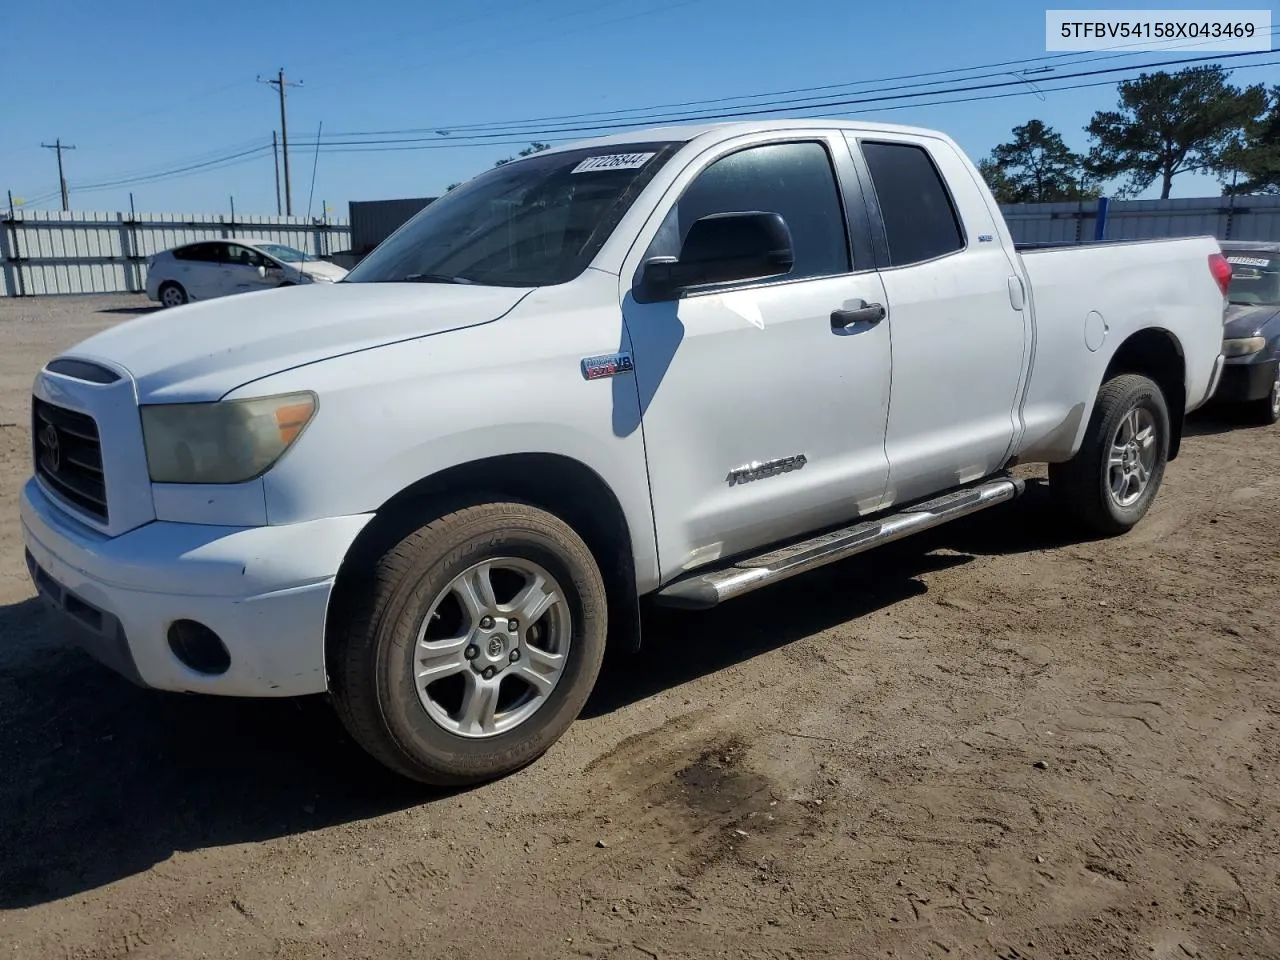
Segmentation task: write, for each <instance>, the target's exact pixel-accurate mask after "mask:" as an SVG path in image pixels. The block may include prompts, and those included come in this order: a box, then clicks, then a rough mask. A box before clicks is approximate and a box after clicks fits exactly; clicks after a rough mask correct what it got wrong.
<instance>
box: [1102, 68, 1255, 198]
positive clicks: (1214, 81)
mask: <svg viewBox="0 0 1280 960" xmlns="http://www.w3.org/2000/svg"><path fill="white" fill-rule="evenodd" d="M1229 76H1230V74H1229V73H1228V72H1227V71H1226V70H1225V69H1224V68H1222V67H1220V66H1217V65H1216V64H1215V65H1211V66H1206V67H1188V68H1187V69H1185V70H1179V71H1177V72H1175V73H1167V72H1165V71H1163V70H1159V71H1156V72H1155V73H1144V74H1141V75H1140V76H1138V78H1137V79H1135V80H1125V81H1123V82H1122V83H1120V84H1119V92H1120V102H1119V103H1118V104H1117V108H1116V109H1115V110H1100V111H1098V112H1097V113H1095V114H1094V115H1093V119H1092V120H1091V121H1090V122H1089V125H1088V126H1087V127H1086V128H1085V130H1086V131H1087V132H1088V134H1089V136H1090V138H1091V139H1092V141H1093V145H1092V147H1091V148H1090V150H1089V156H1088V159H1087V161H1086V165H1087V167H1088V169H1089V171H1090V172H1091V173H1093V174H1094V175H1096V176H1098V177H1100V178H1102V179H1104V180H1112V179H1117V178H1123V184H1122V186H1121V187H1120V188H1119V189H1118V190H1117V191H1116V192H1117V195H1118V196H1136V195H1137V194H1139V193H1141V192H1142V191H1143V190H1145V189H1147V187H1149V186H1151V184H1153V183H1155V182H1156V181H1157V180H1159V181H1160V198H1161V199H1162V200H1166V199H1168V197H1169V192H1170V190H1171V189H1172V188H1173V178H1174V177H1176V176H1177V175H1178V174H1180V173H1191V172H1193V171H1220V170H1221V169H1222V165H1223V163H1224V155H1226V154H1228V153H1229V151H1230V148H1231V145H1232V143H1233V142H1234V141H1235V140H1236V139H1237V138H1238V137H1239V135H1240V133H1241V131H1242V130H1243V129H1244V128H1245V127H1246V126H1247V125H1248V124H1249V122H1250V121H1251V120H1252V119H1253V118H1254V117H1256V116H1257V115H1258V114H1259V113H1261V112H1262V110H1263V109H1264V107H1265V91H1264V88H1263V87H1262V85H1260V84H1259V85H1257V86H1253V87H1249V88H1247V89H1243V90H1242V89H1240V88H1239V87H1235V86H1232V85H1231V84H1230V83H1228V82H1227V80H1228V77H1229Z"/></svg>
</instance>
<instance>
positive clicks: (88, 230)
mask: <svg viewBox="0 0 1280 960" xmlns="http://www.w3.org/2000/svg"><path fill="white" fill-rule="evenodd" d="M1098 206H1099V205H1098V202H1097V201H1094V200H1089V201H1083V202H1076V203H1015V204H1009V205H1006V206H1004V207H1002V208H1001V209H1002V210H1003V211H1004V216H1005V219H1006V220H1007V221H1008V224H1009V231H1010V232H1011V233H1012V234H1013V239H1014V240H1015V241H1017V242H1018V243H1049V242H1057V243H1061V242H1073V241H1089V240H1093V239H1094V238H1095V236H1096V232H1097V223H1098ZM1206 234H1208V235H1210V236H1214V237H1217V238H1218V239H1219V240H1280V197H1207V198H1199V199H1192V200H1124V201H1115V200H1113V201H1111V202H1110V203H1109V204H1108V205H1107V212H1106V216H1105V220H1104V224H1103V231H1102V236H1103V238H1105V239H1108V240H1147V239H1158V238H1160V237H1186V236H1201V235H1206ZM235 237H257V238H260V239H266V240H273V241H275V242H277V243H286V244H288V245H289V246H291V247H297V248H298V249H299V250H303V251H305V252H306V253H308V254H310V255H312V256H315V257H331V256H333V255H334V254H337V253H340V252H342V251H346V250H350V249H351V228H350V226H349V225H348V223H347V221H345V220H338V219H334V220H328V221H324V220H307V219H305V218H302V217H264V216H241V217H236V218H234V219H233V218H232V217H231V216H225V215H222V214H215V215H207V214H182V213H139V214H133V213H58V212H47V211H26V212H24V211H22V210H18V211H15V212H14V213H12V214H7V215H4V216H0V296H8V297H24V296H25V297H31V296H40V295H44V294H62V293H126V292H141V291H142V290H143V289H144V288H145V284H146V261H147V257H149V256H150V255H151V254H153V253H159V252H160V251H161V250H167V249H169V248H170V247H174V246H177V245H178V244H181V243H191V242H193V241H196V240H218V239H234V238H235Z"/></svg>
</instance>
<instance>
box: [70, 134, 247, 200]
mask: <svg viewBox="0 0 1280 960" xmlns="http://www.w3.org/2000/svg"><path fill="white" fill-rule="evenodd" d="M270 150H271V144H270V143H262V144H259V145H258V146H256V147H253V148H252V149H250V150H242V151H240V152H238V153H231V154H228V155H226V156H222V157H215V158H214V159H212V160H205V161H204V162H203V163H192V164H188V165H187V166H184V167H175V168H173V169H171V170H165V171H160V172H158V173H152V174H148V175H146V176H141V177H126V178H122V179H119V180H103V181H100V182H98V183H86V184H76V189H77V190H80V191H82V192H88V191H90V190H106V189H109V188H112V187H129V186H134V185H135V184H139V183H155V182H157V181H159V180H171V179H173V178H175V177H177V176H180V175H182V174H187V173H194V172H196V171H199V170H207V169H213V168H221V167H222V166H232V165H233V164H231V163H228V161H233V160H252V159H256V158H257V157H260V156H266V154H267V153H269V152H270Z"/></svg>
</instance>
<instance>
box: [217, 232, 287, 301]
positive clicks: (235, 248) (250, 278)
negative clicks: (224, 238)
mask: <svg viewBox="0 0 1280 960" xmlns="http://www.w3.org/2000/svg"><path fill="white" fill-rule="evenodd" d="M271 266H274V263H273V261H271V260H268V259H267V257H266V256H264V255H263V254H262V253H261V252H259V251H257V250H254V249H252V248H251V247H246V246H244V245H243V244H239V243H229V244H227V257H226V260H225V262H224V263H223V264H222V287H223V289H222V292H221V294H220V295H221V296H225V295H227V294H231V293H249V292H250V291H253V290H268V289H270V288H271V287H274V286H277V285H278V284H279V282H280V281H279V279H278V278H277V277H276V275H274V274H273V273H272V272H271V270H269V269H267V268H269V267H271ZM262 271H265V273H266V276H263V273H262Z"/></svg>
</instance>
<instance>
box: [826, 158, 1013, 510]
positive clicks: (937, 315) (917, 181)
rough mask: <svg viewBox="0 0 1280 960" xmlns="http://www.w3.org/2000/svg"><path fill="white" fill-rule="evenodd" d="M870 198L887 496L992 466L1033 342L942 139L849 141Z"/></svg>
mask: <svg viewBox="0 0 1280 960" xmlns="http://www.w3.org/2000/svg"><path fill="white" fill-rule="evenodd" d="M846 137H847V139H848V141H849V145H850V147H851V148H852V150H853V152H854V156H855V160H856V161H857V162H858V163H859V164H860V165H861V167H862V169H863V170H864V171H865V172H866V174H867V179H868V180H869V181H870V183H871V184H872V189H871V190H870V191H869V193H868V203H869V206H870V208H871V213H872V227H873V231H874V232H875V236H876V240H877V256H878V260H879V262H880V264H881V271H880V276H881V278H882V279H883V281H884V286H885V295H886V297H887V298H888V306H889V322H888V327H889V329H890V330H891V332H892V338H893V392H892V397H891V399H890V405H889V422H888V429H887V431H886V435H885V451H886V453H887V455H888V458H889V496H890V498H891V499H892V500H893V501H894V502H897V503H901V502H903V501H906V500H914V499H917V498H919V497H922V496H926V495H928V494H931V493H936V492H938V491H940V490H944V489H946V488H948V487H953V486H956V485H957V484H961V483H966V482H969V481H970V480H976V479H978V478H980V477H983V476H986V475H987V474H990V473H992V472H994V471H996V470H998V469H999V468H1000V467H1001V466H1002V465H1003V464H1004V462H1005V460H1006V459H1007V458H1008V456H1009V454H1010V452H1011V449H1012V444H1013V439H1014V432H1015V427H1016V415H1017V405H1018V399H1017V398H1018V394H1019V389H1020V386H1021V383H1022V377H1023V370H1024V365H1025V362H1024V355H1025V351H1026V350H1027V348H1028V346H1029V340H1030V336H1031V330H1030V312H1029V310H1024V304H1023V303H1022V286H1021V281H1020V280H1019V279H1018V276H1017V273H1016V272H1015V270H1014V267H1013V265H1012V264H1011V262H1010V260H1009V255H1008V252H1007V251H1006V250H1005V248H1004V247H1003V245H1002V244H1001V243H1000V240H999V238H1000V233H999V231H998V230H997V229H996V223H995V221H994V219H993V214H992V211H991V210H990V209H989V208H988V206H987V203H986V201H985V198H984V194H983V192H982V190H981V189H980V187H979V185H978V184H977V183H976V182H975V180H974V175H973V174H972V173H971V171H970V168H969V166H968V165H967V164H966V163H965V162H964V161H963V160H962V158H961V157H960V156H959V155H958V154H957V153H956V151H955V150H954V148H952V147H951V146H950V145H949V144H947V143H946V142H945V141H942V140H934V139H931V138H918V137H917V138H907V137H902V136H894V135H888V134H882V133H878V132H877V133H875V134H870V133H867V134H862V133H858V132H850V133H848V134H846Z"/></svg>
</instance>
